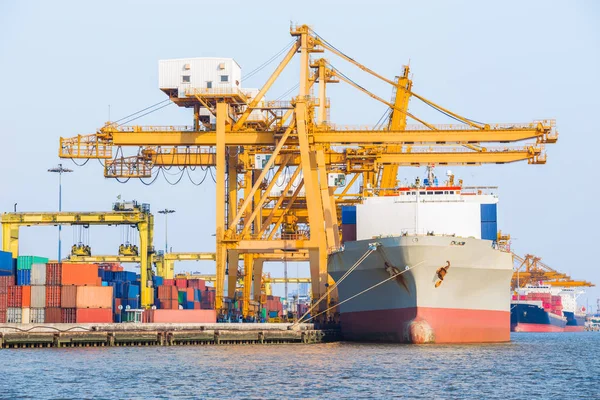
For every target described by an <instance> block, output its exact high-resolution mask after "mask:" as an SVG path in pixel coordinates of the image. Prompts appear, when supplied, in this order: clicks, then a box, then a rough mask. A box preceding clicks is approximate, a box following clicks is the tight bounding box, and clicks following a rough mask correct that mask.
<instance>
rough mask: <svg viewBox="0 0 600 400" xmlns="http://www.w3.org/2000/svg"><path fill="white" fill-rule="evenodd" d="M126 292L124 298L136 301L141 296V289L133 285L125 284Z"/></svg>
mask: <svg viewBox="0 0 600 400" xmlns="http://www.w3.org/2000/svg"><path fill="white" fill-rule="evenodd" d="M125 288H126V290H124V291H123V297H126V298H128V299H135V298H136V297H137V296H139V295H140V287H139V286H137V285H134V284H131V283H127V284H125Z"/></svg>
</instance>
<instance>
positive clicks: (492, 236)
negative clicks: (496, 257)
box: [481, 221, 498, 240]
mask: <svg viewBox="0 0 600 400" xmlns="http://www.w3.org/2000/svg"><path fill="white" fill-rule="evenodd" d="M481 238H482V239H484V240H497V238H498V223H497V222H496V221H493V222H482V223H481Z"/></svg>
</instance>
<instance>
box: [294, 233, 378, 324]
mask: <svg viewBox="0 0 600 400" xmlns="http://www.w3.org/2000/svg"><path fill="white" fill-rule="evenodd" d="M377 248H379V243H373V244H369V250H367V251H366V252H365V254H363V255H362V256H361V257H360V258H359V259H358V260H357V261H356V262H355V263H354V265H352V266H351V267H350V268H348V271H346V272H345V273H344V275H342V277H341V278H340V279H339V280H338V281H337V282H335V283H334V284H333V286H331V287H330V288H329V289H328V290H327V291H326V292H325V294H323V296H321V298H320V299H319V300H317V301H316V302H315V304H313V305H312V306H311V307H310V308H309V309H308V310H307V311H306V312H305V313H304V315H302V317H300V318H298V320H297V321H296V322H294V323H293V324H292V327H294V326H296V325H298V324H300V323H302V322H303V321H302V320H303V319H304V317H306V316H307V315H308V314H310V312H311V311H312V310H314V309H315V307H316V306H317V305H319V303H321V301H323V299H325V298H327V296H328V295H329V294H330V293H331V292H332V291H333V290H334V289H335V288H336V287H338V285H339V284H340V283H342V281H343V280H344V279H346V277H347V276H348V275H350V273H351V272H352V271H354V270H355V269H356V268H358V266H359V265H360V264H362V262H363V261H365V260H366V259H367V257H369V256H370V255H371V253H373V252H374V251H375V250H376V249H377Z"/></svg>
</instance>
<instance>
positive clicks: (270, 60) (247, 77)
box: [242, 39, 296, 79]
mask: <svg viewBox="0 0 600 400" xmlns="http://www.w3.org/2000/svg"><path fill="white" fill-rule="evenodd" d="M295 42H296V39H293V40H292V41H291V42H289V43H288V44H286V45H285V47H283V48H282V49H281V50H279V51H278V52H277V53H276V54H275V55H274V56H272V57H271V58H269V59H268V60H267V61H265V62H264V63H262V64H261V65H259V66H258V67H256V68H255V69H253V70H252V71H250V72H248V74H246V75H244V76H243V77H242V79H249V78H251V77H252V76H254V75H256V74H257V73H259V72H260V71H262V70H263V69H264V68H265V67H266V66H267V65H269V64H271V63H272V62H273V61H275V59H276V58H277V57H279V56H280V55H282V54H283V53H284V52H285V51H286V50H287V49H288V48H289V47H290V46H291V45H292V44H293V43H295Z"/></svg>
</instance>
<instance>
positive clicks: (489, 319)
mask: <svg viewBox="0 0 600 400" xmlns="http://www.w3.org/2000/svg"><path fill="white" fill-rule="evenodd" d="M340 322H341V326H342V335H343V336H344V338H345V339H346V340H354V341H366V342H400V343H417V344H422V343H497V342H508V341H510V311H486V310H465V309H456V308H430V307H412V308H400V309H393V310H374V311H357V312H346V313H342V314H341V316H340Z"/></svg>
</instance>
